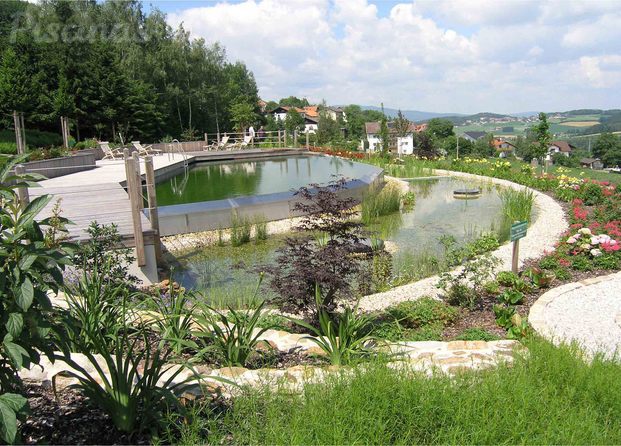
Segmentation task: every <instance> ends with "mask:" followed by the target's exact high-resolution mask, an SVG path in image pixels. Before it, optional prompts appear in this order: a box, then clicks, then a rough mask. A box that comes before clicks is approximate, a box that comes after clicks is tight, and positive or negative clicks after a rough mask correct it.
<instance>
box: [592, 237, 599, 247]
mask: <svg viewBox="0 0 621 446" xmlns="http://www.w3.org/2000/svg"><path fill="white" fill-rule="evenodd" d="M599 242H600V240H599V237H598V236H595V237H591V245H599Z"/></svg>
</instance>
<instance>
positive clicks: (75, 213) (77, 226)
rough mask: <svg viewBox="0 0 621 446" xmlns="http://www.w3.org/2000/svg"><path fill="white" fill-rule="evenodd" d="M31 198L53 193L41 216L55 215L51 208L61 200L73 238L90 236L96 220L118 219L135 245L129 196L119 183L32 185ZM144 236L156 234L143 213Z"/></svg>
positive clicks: (130, 243) (121, 229) (125, 239)
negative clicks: (63, 185)
mask: <svg viewBox="0 0 621 446" xmlns="http://www.w3.org/2000/svg"><path fill="white" fill-rule="evenodd" d="M29 193H30V196H31V197H32V198H34V197H37V196H40V195H46V194H51V195H53V199H52V201H50V203H49V204H48V205H47V206H46V207H45V208H44V209H43V211H42V212H41V214H40V216H41V217H42V218H44V217H49V216H51V215H52V208H53V207H54V205H55V204H56V202H57V201H58V200H60V208H61V216H62V217H64V218H67V219H69V220H70V221H71V222H72V223H73V224H72V225H68V226H67V229H68V230H69V236H70V237H71V239H72V241H79V242H81V241H86V240H88V239H89V237H88V234H87V233H86V229H87V228H88V227H89V226H90V224H91V223H92V222H93V221H97V223H99V224H102V225H103V224H105V225H109V224H111V223H115V224H116V225H117V227H118V230H119V234H120V235H121V238H122V239H123V242H124V244H125V245H126V246H129V247H133V246H135V243H134V235H133V234H134V227H133V223H132V213H131V206H130V202H129V196H128V195H127V192H125V189H123V187H122V186H121V185H120V184H119V183H101V184H93V185H91V186H65V187H36V188H30V189H29ZM141 220H142V229H143V233H144V235H145V239H147V238H148V237H150V236H151V235H152V234H153V231H151V223H150V222H149V220H148V219H147V217H146V216H145V215H144V214H142V215H141Z"/></svg>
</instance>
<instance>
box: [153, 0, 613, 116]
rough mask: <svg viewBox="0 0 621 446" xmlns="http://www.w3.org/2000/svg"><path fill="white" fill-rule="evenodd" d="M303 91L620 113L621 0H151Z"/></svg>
mask: <svg viewBox="0 0 621 446" xmlns="http://www.w3.org/2000/svg"><path fill="white" fill-rule="evenodd" d="M149 4H153V5H154V6H156V7H158V8H159V9H161V10H162V11H164V12H166V13H167V14H168V21H169V23H170V24H171V25H172V26H174V27H176V26H178V25H179V24H181V23H183V26H184V27H185V28H186V29H188V30H189V31H190V32H191V33H192V35H193V36H195V37H202V38H204V39H205V40H206V41H207V42H215V41H218V42H220V43H221V44H222V45H224V46H225V47H226V49H227V54H228V56H229V59H231V60H241V61H243V62H245V63H246V64H247V66H248V67H249V68H250V69H251V70H252V71H253V72H254V74H255V77H256V80H257V84H258V86H259V90H260V94H261V95H262V97H264V98H265V99H278V98H280V97H284V96H289V95H296V96H306V97H308V98H309V100H311V101H319V100H322V99H325V100H326V101H327V102H328V103H332V104H345V103H358V104H365V105H377V104H379V103H380V102H383V103H384V104H385V105H386V106H388V107H394V108H403V109H415V110H426V111H436V112H449V111H450V112H460V113H471V112H478V111H493V112H519V111H531V110H546V111H554V110H566V109H572V108H619V107H620V106H621V93H620V92H621V44H620V43H619V42H620V41H621V26H619V24H620V23H621V8H619V2H618V0H587V1H579V0H547V1H534V0H401V1H399V0H390V1H373V0H236V1H228V2H217V1H210V0H209V1H199V0H196V1H191V0H179V1H151V2H148V1H145V2H144V6H145V10H149Z"/></svg>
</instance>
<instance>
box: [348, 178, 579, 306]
mask: <svg viewBox="0 0 621 446" xmlns="http://www.w3.org/2000/svg"><path fill="white" fill-rule="evenodd" d="M434 174H435V175H450V176H453V177H461V178H468V179H474V180H480V181H489V182H491V183H493V184H498V185H501V186H504V187H511V188H513V189H524V186H522V185H519V184H516V183H512V182H510V181H507V180H501V179H498V178H490V177H484V176H480V175H472V174H468V173H462V172H452V171H447V170H436V171H434ZM531 190H532V189H531ZM532 191H533V193H534V194H535V207H536V220H535V221H534V222H533V223H531V226H530V228H529V229H528V235H527V236H526V237H524V238H523V239H521V240H520V265H521V264H523V263H524V261H525V260H527V259H533V258H539V257H541V256H543V255H544V254H545V253H546V251H547V252H549V251H553V250H554V243H555V242H556V241H557V240H558V239H559V237H560V235H561V234H562V233H563V232H564V231H566V230H567V229H568V227H569V226H568V223H567V220H566V219H565V214H564V212H563V208H562V207H561V205H560V204H559V203H557V202H556V201H555V200H554V199H553V198H551V197H550V196H548V195H545V194H543V193H541V192H538V191H536V190H532ZM511 254H512V248H511V244H510V243H507V244H505V245H503V246H501V247H500V248H498V249H497V250H496V251H494V252H493V255H494V256H495V257H497V258H499V259H500V261H501V264H500V266H499V268H498V269H499V271H501V270H508V269H511ZM457 271H458V270H457V269H456V270H454V271H453V272H454V273H456V272H457ZM438 280H439V277H438V276H432V277H428V278H426V279H423V280H420V281H418V282H414V283H410V284H407V285H403V286H400V287H397V288H393V289H392V290H390V291H386V292H383V293H377V294H371V295H369V296H365V297H363V298H362V300H361V301H360V309H362V310H365V311H374V310H381V309H384V308H386V307H388V306H390V305H394V304H397V303H399V302H403V301H407V300H416V299H420V298H421V297H423V296H431V297H439V295H440V290H439V289H438V288H436V284H437V283H438Z"/></svg>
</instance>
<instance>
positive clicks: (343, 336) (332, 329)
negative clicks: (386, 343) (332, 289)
mask: <svg viewBox="0 0 621 446" xmlns="http://www.w3.org/2000/svg"><path fill="white" fill-rule="evenodd" d="M315 301H316V302H317V308H318V313H319V327H318V328H317V327H314V326H313V325H311V324H309V323H306V322H304V321H301V320H297V319H291V320H292V321H293V322H294V323H296V324H298V325H300V326H301V327H304V328H305V329H307V330H309V331H310V332H312V333H313V334H314V335H315V336H307V337H305V338H304V339H308V340H310V341H312V342H314V343H315V344H317V346H318V347H319V348H321V349H322V350H323V351H324V352H325V354H326V356H327V357H328V358H329V359H330V362H331V363H332V365H347V364H350V363H352V362H353V361H354V360H355V359H359V358H361V357H363V356H366V355H369V354H370V350H369V348H367V345H368V343H369V342H370V341H371V340H373V339H374V338H373V336H372V318H371V317H370V316H366V315H362V314H357V308H353V309H352V308H350V307H346V308H345V309H344V310H343V311H342V312H340V313H337V314H336V315H330V313H328V312H327V311H325V310H323V309H322V308H321V302H322V298H321V291H320V289H319V287H318V286H317V288H316V290H315Z"/></svg>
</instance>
